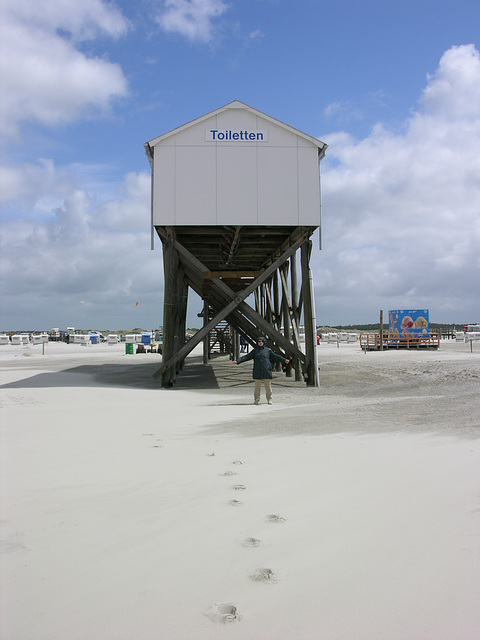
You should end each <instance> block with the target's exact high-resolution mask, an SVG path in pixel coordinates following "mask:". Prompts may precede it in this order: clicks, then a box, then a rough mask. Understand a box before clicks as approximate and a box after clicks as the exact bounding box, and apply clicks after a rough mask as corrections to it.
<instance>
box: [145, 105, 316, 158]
mask: <svg viewBox="0 0 480 640" xmlns="http://www.w3.org/2000/svg"><path fill="white" fill-rule="evenodd" d="M229 109H244V110H245V111H249V112H250V113H252V114H253V115H256V116H259V117H260V118H263V119H264V120H267V121H268V122H271V123H272V124H274V125H276V126H278V127H281V128H283V129H285V130H286V131H289V132H290V133H293V134H295V135H296V136H299V137H301V138H304V139H305V140H308V141H309V142H311V143H313V144H314V145H316V146H317V147H318V149H319V155H320V156H323V155H324V153H325V151H326V149H327V146H328V145H327V144H325V142H322V141H321V140H319V139H318V138H314V137H313V136H309V135H308V134H306V133H303V131H299V130H298V129H295V128H294V127H291V126H290V125H288V124H285V123H284V122H281V121H280V120H276V119H275V118H272V116H268V115H267V114H266V113H262V112H261V111H258V110H257V109H254V108H253V107H250V106H249V105H248V104H245V103H244V102H240V100H234V101H233V102H229V103H228V104H226V105H225V106H223V107H220V108H219V109H215V111H210V113H206V114H205V115H204V116H200V117H199V118H196V119H195V120H191V121H190V122H187V123H186V124H183V125H182V126H180V127H177V128H176V129H172V130H171V131H168V132H167V133H164V134H162V135H161V136H158V137H157V138H153V140H150V141H149V142H146V143H145V147H146V148H147V153H148V147H150V148H151V147H153V146H155V145H156V144H158V143H159V142H162V141H163V140H166V139H167V138H169V137H171V136H174V135H176V134H177V133H180V132H181V131H184V130H185V129H188V128H190V127H192V126H193V125H196V124H199V123H200V122H203V121H204V120H207V119H209V118H212V117H214V116H216V115H218V114H220V113H223V112H224V111H228V110H229Z"/></svg>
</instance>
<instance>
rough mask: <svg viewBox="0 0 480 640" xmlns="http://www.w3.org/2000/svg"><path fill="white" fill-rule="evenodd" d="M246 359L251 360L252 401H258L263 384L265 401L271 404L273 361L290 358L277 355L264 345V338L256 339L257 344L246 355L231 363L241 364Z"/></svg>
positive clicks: (286, 362)
mask: <svg viewBox="0 0 480 640" xmlns="http://www.w3.org/2000/svg"><path fill="white" fill-rule="evenodd" d="M247 360H253V379H254V380H255V390H254V393H253V402H254V404H258V403H259V402H260V389H261V386H262V380H263V384H264V385H265V394H266V396H267V403H268V404H272V377H273V376H272V370H273V363H274V362H283V363H284V364H288V363H289V362H290V360H288V359H287V358H284V357H283V356H279V355H278V354H276V353H274V352H273V351H272V350H271V349H269V348H268V347H266V346H265V338H258V339H257V346H256V347H255V348H254V349H253V351H250V353H247V355H246V356H242V357H241V358H239V359H238V360H234V361H233V364H241V363H242V362H246V361H247Z"/></svg>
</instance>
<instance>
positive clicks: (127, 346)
mask: <svg viewBox="0 0 480 640" xmlns="http://www.w3.org/2000/svg"><path fill="white" fill-rule="evenodd" d="M125 353H126V354H127V355H131V356H133V343H132V342H127V343H126V344H125Z"/></svg>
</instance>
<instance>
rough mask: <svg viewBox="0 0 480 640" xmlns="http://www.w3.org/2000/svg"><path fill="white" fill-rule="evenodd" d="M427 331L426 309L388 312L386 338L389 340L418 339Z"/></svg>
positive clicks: (428, 329) (428, 328)
mask: <svg viewBox="0 0 480 640" xmlns="http://www.w3.org/2000/svg"><path fill="white" fill-rule="evenodd" d="M429 331H430V327H429V318H428V309H394V310H393V311H389V312H388V337H389V338H390V339H391V340H399V339H400V340H401V339H402V338H404V339H406V338H415V337H417V338H418V337H421V336H422V335H426V334H428V333H429Z"/></svg>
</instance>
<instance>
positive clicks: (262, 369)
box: [237, 344, 285, 380]
mask: <svg viewBox="0 0 480 640" xmlns="http://www.w3.org/2000/svg"><path fill="white" fill-rule="evenodd" d="M252 359H253V379H254V380H264V379H265V378H272V377H273V376H272V370H273V363H274V362H285V358H284V357H283V356H279V355H278V354H276V353H274V352H273V351H272V350H271V349H270V348H269V347H265V346H263V347H259V346H258V344H257V346H256V347H254V349H253V351H250V353H247V355H246V356H242V357H241V358H239V359H238V360H237V364H241V363H242V362H247V360H252Z"/></svg>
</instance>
